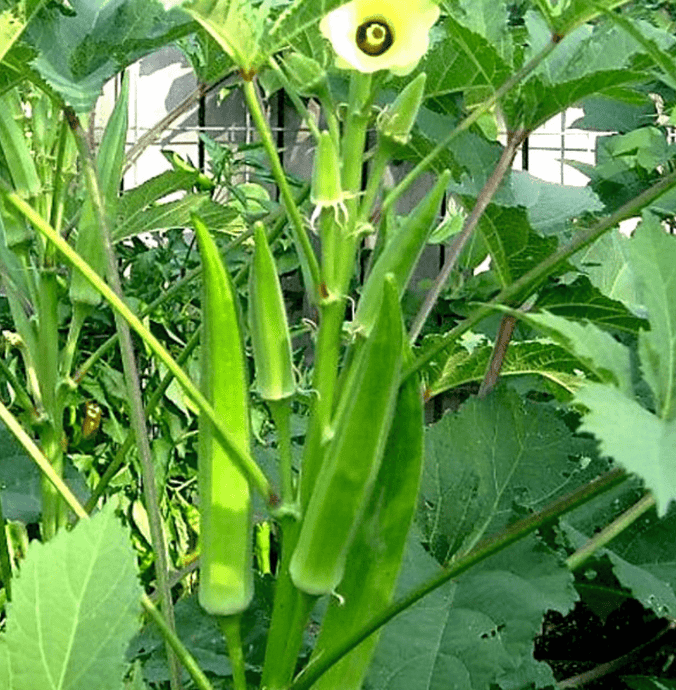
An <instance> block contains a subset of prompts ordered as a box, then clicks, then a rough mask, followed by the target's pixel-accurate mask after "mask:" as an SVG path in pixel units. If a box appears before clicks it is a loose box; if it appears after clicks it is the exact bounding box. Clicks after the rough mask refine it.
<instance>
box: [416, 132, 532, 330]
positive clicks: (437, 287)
mask: <svg viewBox="0 0 676 690" xmlns="http://www.w3.org/2000/svg"><path fill="white" fill-rule="evenodd" d="M527 136H528V132H526V131H525V130H519V131H518V132H516V133H515V134H512V135H510V136H509V138H508V141H507V146H505V148H504V150H503V152H502V155H501V156H500V160H499V161H498V164H497V165H496V166H495V169H494V170H493V172H492V174H491V176H490V177H489V178H488V180H486V184H484V186H483V188H482V190H481V192H480V193H479V196H478V197H477V200H476V204H475V205H474V208H473V209H472V212H471V213H470V214H469V216H467V219H466V220H465V225H464V227H463V229H462V231H461V232H460V233H459V234H458V235H456V237H455V238H454V240H453V243H452V244H451V247H450V251H449V252H448V256H447V257H446V260H445V261H444V265H443V268H442V269H441V271H440V272H439V275H438V276H437V277H436V279H435V281H434V284H433V285H432V287H431V288H430V290H429V292H428V293H427V295H426V296H425V301H424V302H423V304H422V306H421V307H420V310H419V311H418V313H417V314H416V317H415V319H414V321H413V324H412V325H411V332H410V334H409V341H410V342H411V343H414V342H415V341H416V340H417V339H418V336H419V335H420V331H421V330H422V327H423V326H424V325H425V321H427V317H428V316H429V315H430V312H431V311H432V309H433V308H434V305H435V304H436V301H437V299H439V295H440V294H441V291H442V290H443V289H444V287H445V286H446V283H447V282H448V277H449V276H450V275H451V271H452V270H453V268H455V264H456V263H457V261H458V259H459V258H460V253H461V252H462V250H463V249H464V247H465V245H466V244H467V241H468V240H469V238H470V237H471V235H472V233H473V232H474V229H475V228H476V226H477V225H478V224H479V220H481V216H482V215H483V213H484V211H485V210H486V208H487V207H488V204H490V202H491V199H492V198H493V196H495V192H497V191H498V187H499V186H500V183H501V182H502V180H503V179H504V177H505V175H506V174H507V173H508V172H509V170H510V169H511V167H512V163H513V162H514V156H516V152H517V150H518V148H519V146H521V144H522V143H523V142H524V140H525V139H526V137H527Z"/></svg>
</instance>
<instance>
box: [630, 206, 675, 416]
mask: <svg viewBox="0 0 676 690" xmlns="http://www.w3.org/2000/svg"><path fill="white" fill-rule="evenodd" d="M629 264H630V266H631V270H632V272H633V274H634V276H635V278H636V281H637V284H638V288H639V292H640V296H641V298H642V302H643V304H644V305H645V306H646V307H647V309H648V320H649V321H650V330H649V331H642V332H641V333H640V335H639V356H640V359H641V367H642V369H643V375H644V377H645V379H646V381H647V382H648V384H649V385H650V388H651V389H652V392H653V395H654V396H655V403H656V407H657V414H658V416H659V417H660V418H662V419H666V420H672V419H674V417H676V238H674V237H673V236H672V235H669V234H667V232H666V231H665V229H664V228H663V227H662V225H661V223H660V222H659V221H658V220H657V218H656V217H655V216H653V215H652V214H650V213H648V212H646V213H644V215H643V222H642V223H641V224H640V226H639V227H638V228H637V229H636V232H635V233H634V236H633V238H632V241H631V243H630V245H629Z"/></svg>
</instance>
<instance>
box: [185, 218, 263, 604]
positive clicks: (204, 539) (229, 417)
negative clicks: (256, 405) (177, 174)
mask: <svg viewBox="0 0 676 690" xmlns="http://www.w3.org/2000/svg"><path fill="white" fill-rule="evenodd" d="M193 225H194V227H195V231H196V233H197V239H198V241H199V248H200V256H201V258H202V282H203V286H204V290H203V301H202V312H203V323H202V346H201V381H200V386H201V389H202V392H203V393H204V396H205V397H206V398H207V400H209V402H211V404H212V405H213V407H214V410H215V411H216V414H218V416H219V417H220V418H221V419H223V420H226V421H227V424H228V428H229V430H230V432H231V434H232V438H233V440H234V441H235V442H237V443H239V444H240V446H241V447H242V448H248V446H249V443H250V430H249V397H248V389H249V385H248V380H247V371H246V362H245V358H244V348H243V344H242V332H241V328H240V314H239V309H238V304H237V294H236V292H235V289H234V287H233V285H232V282H231V280H230V276H229V275H228V273H227V271H226V270H225V267H224V266H223V263H222V262H221V258H220V256H219V253H218V248H217V247H216V244H215V243H214V241H213V239H212V238H211V236H210V235H209V231H208V229H207V227H206V226H205V225H204V223H203V222H202V221H201V220H200V219H199V218H197V217H193ZM198 454H199V455H198V480H199V492H200V551H201V570H200V572H201V574H200V587H199V602H200V604H201V605H202V607H203V608H204V609H205V610H206V611H207V612H208V613H211V614H217V615H222V616H227V615H232V614H235V613H239V612H241V611H243V610H244V609H245V608H246V607H247V606H248V605H249V602H250V601H251V597H252V596H253V570H252V552H253V542H252V539H253V519H252V508H251V491H250V487H249V484H248V482H247V480H246V478H245V476H244V475H243V474H242V472H241V470H240V469H239V467H238V466H237V464H236V463H235V462H234V461H233V459H232V457H231V456H230V454H229V453H228V452H227V451H226V450H225V449H224V448H223V447H222V446H221V445H220V444H219V443H218V441H217V440H216V437H215V434H214V430H213V426H212V424H211V423H210V422H209V420H208V419H206V417H205V416H204V415H200V419H199V446H198Z"/></svg>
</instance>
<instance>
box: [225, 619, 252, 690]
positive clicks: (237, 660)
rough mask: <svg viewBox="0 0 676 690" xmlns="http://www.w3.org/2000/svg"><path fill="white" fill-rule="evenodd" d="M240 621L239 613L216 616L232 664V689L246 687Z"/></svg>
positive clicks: (239, 689)
mask: <svg viewBox="0 0 676 690" xmlns="http://www.w3.org/2000/svg"><path fill="white" fill-rule="evenodd" d="M241 622H242V615H241V614H237V615H235V616H218V624H219V626H220V628H221V631H222V633H223V636H224V637H225V641H226V644H227V646H228V658H229V659H230V665H231V666H232V680H233V684H234V690H246V688H247V685H246V674H245V672H244V670H245V664H244V654H243V652H242V635H241Z"/></svg>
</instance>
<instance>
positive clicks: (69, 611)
mask: <svg viewBox="0 0 676 690" xmlns="http://www.w3.org/2000/svg"><path fill="white" fill-rule="evenodd" d="M12 593H13V598H12V603H11V606H10V608H9V611H8V615H7V633H6V635H5V638H4V640H3V644H2V645H1V646H0V674H2V673H3V662H2V660H1V659H2V656H3V655H4V656H5V657H6V656H7V654H3V650H6V651H8V656H9V662H10V663H9V666H10V668H11V683H12V685H11V686H10V687H11V690H91V688H96V689H97V690H119V689H120V688H121V686H122V676H123V673H124V670H125V661H124V653H125V649H126V647H127V645H128V644H129V640H130V639H131V636H132V635H133V634H134V632H135V631H136V629H137V627H138V622H139V613H140V597H141V588H140V586H139V583H138V580H137V574H136V564H135V555H134V552H133V549H132V548H131V545H130V543H129V539H128V536H127V534H126V533H125V530H124V529H123V528H122V527H121V525H120V524H119V522H118V520H117V518H116V516H115V512H114V508H113V506H112V504H111V505H110V506H107V507H106V508H104V510H102V511H101V512H100V513H99V514H98V515H96V516H95V517H94V518H93V519H91V520H85V521H82V522H80V523H79V524H78V525H77V526H76V527H75V528H74V529H73V531H72V532H66V531H62V532H60V533H59V534H58V535H57V536H56V537H54V539H53V540H52V541H50V542H49V543H47V544H42V543H40V542H38V541H34V542H32V543H31V547H30V549H29V551H28V555H27V557H26V559H25V560H24V561H23V563H22V564H21V574H20V575H19V577H18V578H17V579H16V581H15V583H14V584H13V587H12ZM5 645H6V646H5ZM4 673H5V676H6V675H7V673H6V670H5V671H4ZM3 687H6V686H3Z"/></svg>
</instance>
